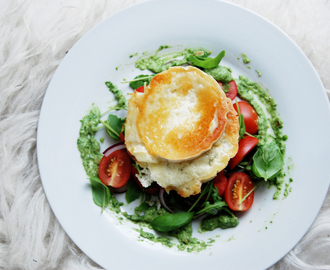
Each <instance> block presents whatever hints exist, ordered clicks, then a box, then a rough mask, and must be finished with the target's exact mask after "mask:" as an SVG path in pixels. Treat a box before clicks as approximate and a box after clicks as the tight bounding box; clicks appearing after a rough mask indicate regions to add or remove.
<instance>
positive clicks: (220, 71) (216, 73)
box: [204, 66, 234, 83]
mask: <svg viewBox="0 0 330 270" xmlns="http://www.w3.org/2000/svg"><path fill="white" fill-rule="evenodd" d="M204 72H205V73H206V74H208V75H211V76H212V77H213V78H214V79H215V80H216V81H220V82H223V83H229V82H230V81H232V80H234V78H233V76H232V75H231V69H230V68H228V67H224V66H217V67H215V68H210V69H205V70H204Z"/></svg>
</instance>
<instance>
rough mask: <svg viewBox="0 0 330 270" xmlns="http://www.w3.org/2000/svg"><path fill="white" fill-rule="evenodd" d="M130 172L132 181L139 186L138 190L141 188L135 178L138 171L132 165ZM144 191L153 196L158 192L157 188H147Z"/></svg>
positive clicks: (137, 179)
mask: <svg viewBox="0 0 330 270" xmlns="http://www.w3.org/2000/svg"><path fill="white" fill-rule="evenodd" d="M131 172H132V173H131V175H132V177H133V179H134V180H135V182H136V183H137V184H138V185H139V187H140V188H143V186H142V184H141V182H140V180H139V178H137V176H136V175H137V174H139V171H138V170H137V169H136V168H135V166H133V165H132V170H131ZM144 191H145V192H147V193H149V194H155V193H156V192H158V191H159V186H155V187H149V188H146V189H145V190H144Z"/></svg>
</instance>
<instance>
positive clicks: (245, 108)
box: [233, 101, 258, 135]
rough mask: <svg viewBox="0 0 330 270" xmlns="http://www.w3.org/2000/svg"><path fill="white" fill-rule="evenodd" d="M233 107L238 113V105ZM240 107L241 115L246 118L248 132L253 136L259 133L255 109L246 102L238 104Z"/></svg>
mask: <svg viewBox="0 0 330 270" xmlns="http://www.w3.org/2000/svg"><path fill="white" fill-rule="evenodd" d="M233 106H234V109H235V110H236V112H237V106H236V104H235V103H234V104H233ZM238 106H239V111H240V113H241V114H242V115H243V117H244V123H245V128H246V132H247V133H250V134H251V135H253V134H255V133H257V131H258V114H257V113H256V111H255V110H254V109H253V107H252V106H251V105H250V104H248V103H246V102H244V101H240V102H238Z"/></svg>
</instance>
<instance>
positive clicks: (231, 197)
mask: <svg viewBox="0 0 330 270" xmlns="http://www.w3.org/2000/svg"><path fill="white" fill-rule="evenodd" d="M252 189H253V183H252V180H251V178H250V177H249V176H248V175H247V174H246V173H243V172H237V173H234V174H233V175H232V176H231V177H229V179H228V185H227V187H226V190H225V201H226V203H227V204H228V207H229V208H230V209H231V210H234V211H246V210H248V209H249V208H250V207H251V206H252V204H253V200H254V191H252V192H251V193H250V195H249V196H248V197H247V198H246V199H245V200H244V201H243V202H242V203H241V204H240V202H241V201H242V200H243V198H244V197H245V196H246V195H247V194H248V193H249V192H250V191H251V190H252Z"/></svg>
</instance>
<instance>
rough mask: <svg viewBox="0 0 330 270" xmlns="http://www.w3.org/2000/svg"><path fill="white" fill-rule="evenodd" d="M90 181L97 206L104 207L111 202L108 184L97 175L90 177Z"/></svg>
mask: <svg viewBox="0 0 330 270" xmlns="http://www.w3.org/2000/svg"><path fill="white" fill-rule="evenodd" d="M89 181H90V183H91V186H92V195H93V201H94V203H95V204H96V205H97V206H100V207H102V209H104V208H105V207H106V206H107V205H108V204H109V202H110V198H111V195H110V191H109V189H108V187H107V186H106V185H104V184H103V183H102V182H101V180H100V179H99V178H97V177H95V176H94V177H90V178H89Z"/></svg>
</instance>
